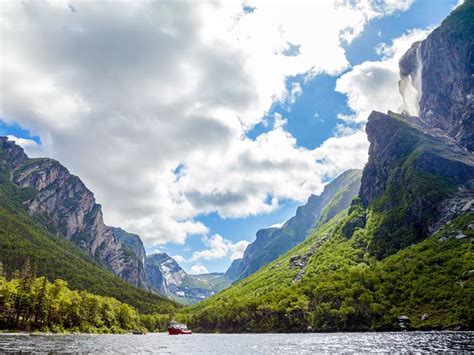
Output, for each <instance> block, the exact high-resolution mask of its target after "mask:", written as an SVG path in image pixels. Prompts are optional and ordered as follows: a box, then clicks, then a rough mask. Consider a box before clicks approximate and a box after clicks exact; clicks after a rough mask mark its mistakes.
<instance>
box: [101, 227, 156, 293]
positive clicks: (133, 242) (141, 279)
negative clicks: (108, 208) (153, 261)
mask: <svg viewBox="0 0 474 355" xmlns="http://www.w3.org/2000/svg"><path fill="white" fill-rule="evenodd" d="M110 229H111V231H112V235H113V236H114V237H116V238H117V239H118V240H119V241H120V242H121V243H122V244H123V245H125V246H126V247H127V248H128V249H129V251H130V252H129V253H128V257H129V258H130V260H131V261H132V262H133V263H134V264H135V268H129V269H128V270H127V272H129V273H131V274H125V275H123V276H122V277H123V278H124V279H126V280H129V279H130V280H137V281H136V286H138V287H140V288H143V289H148V281H147V277H146V273H145V259H146V253H145V247H144V246H143V242H142V240H141V238H140V236H138V235H136V234H133V233H128V232H127V231H124V230H123V229H122V228H114V227H111V228H110Z"/></svg>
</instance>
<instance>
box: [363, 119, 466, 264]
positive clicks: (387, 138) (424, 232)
mask: <svg viewBox="0 0 474 355" xmlns="http://www.w3.org/2000/svg"><path fill="white" fill-rule="evenodd" d="M366 132H367V137H368V139H369V142H370V148H369V161H368V163H367V165H366V167H365V169H364V174H363V177H362V183H361V187H360V193H359V197H360V199H361V201H362V203H363V205H364V206H366V207H367V208H369V209H370V210H372V211H373V212H374V213H375V214H378V215H379V216H380V218H379V219H378V222H377V223H378V225H377V228H375V229H376V230H377V232H376V233H375V235H374V239H373V242H372V244H371V248H372V252H373V253H374V254H375V255H376V256H377V257H379V258H382V257H385V256H387V255H389V254H392V253H393V252H396V251H397V250H399V249H401V248H404V247H407V246H408V245H411V244H412V243H416V242H418V241H420V240H422V239H423V238H425V237H427V236H428V235H430V234H431V233H433V229H434V228H433V226H434V225H436V224H437V223H438V221H439V220H440V219H442V218H444V217H445V216H446V214H445V213H444V212H443V211H444V208H445V207H444V206H445V204H446V203H447V201H450V200H460V201H461V202H463V201H464V202H465V201H466V199H467V200H469V198H470V197H471V196H472V191H473V190H472V189H473V187H474V155H473V154H472V153H471V152H469V151H468V150H466V149H464V147H462V146H461V145H459V144H458V143H456V142H455V141H453V140H452V139H450V137H446V136H445V135H443V134H440V133H439V131H438V130H437V129H431V128H430V127H428V126H427V125H426V124H425V123H423V122H421V121H418V120H417V119H416V118H415V117H410V116H403V115H397V114H394V113H389V114H383V113H380V112H372V114H371V115H370V117H369V121H368V123H367V126H366ZM459 212H460V213H461V211H459ZM452 217H455V214H453V216H452Z"/></svg>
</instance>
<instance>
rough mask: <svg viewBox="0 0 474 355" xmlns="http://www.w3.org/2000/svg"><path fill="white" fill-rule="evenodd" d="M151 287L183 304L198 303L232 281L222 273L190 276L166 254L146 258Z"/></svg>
mask: <svg viewBox="0 0 474 355" xmlns="http://www.w3.org/2000/svg"><path fill="white" fill-rule="evenodd" d="M146 274H147V278H148V284H149V286H150V287H151V288H152V289H154V290H155V291H157V292H159V293H161V294H162V295H165V296H168V297H170V298H172V299H174V300H177V301H179V302H181V303H186V304H190V303H196V302H199V301H202V300H203V299H205V298H208V297H210V296H212V295H214V294H215V293H217V292H219V291H221V290H222V289H224V288H225V287H227V286H228V285H230V279H229V278H228V277H227V276H226V275H224V274H221V273H211V274H203V275H190V274H188V273H186V271H184V270H183V269H182V268H181V266H179V264H178V263H177V262H176V260H174V259H173V258H172V257H170V256H169V255H168V254H166V253H156V254H152V255H149V256H147V258H146Z"/></svg>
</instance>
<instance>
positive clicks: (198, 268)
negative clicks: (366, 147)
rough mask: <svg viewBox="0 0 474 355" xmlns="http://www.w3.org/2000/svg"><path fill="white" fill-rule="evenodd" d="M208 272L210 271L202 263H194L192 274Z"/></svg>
mask: <svg viewBox="0 0 474 355" xmlns="http://www.w3.org/2000/svg"><path fill="white" fill-rule="evenodd" d="M208 273H209V271H208V270H207V268H206V267H205V266H204V265H202V264H199V263H198V264H194V265H193V266H191V274H195V275H199V274H208Z"/></svg>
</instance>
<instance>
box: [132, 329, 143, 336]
mask: <svg viewBox="0 0 474 355" xmlns="http://www.w3.org/2000/svg"><path fill="white" fill-rule="evenodd" d="M132 334H133V335H146V333H145V332H142V331H141V330H134V331H133V332H132Z"/></svg>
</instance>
